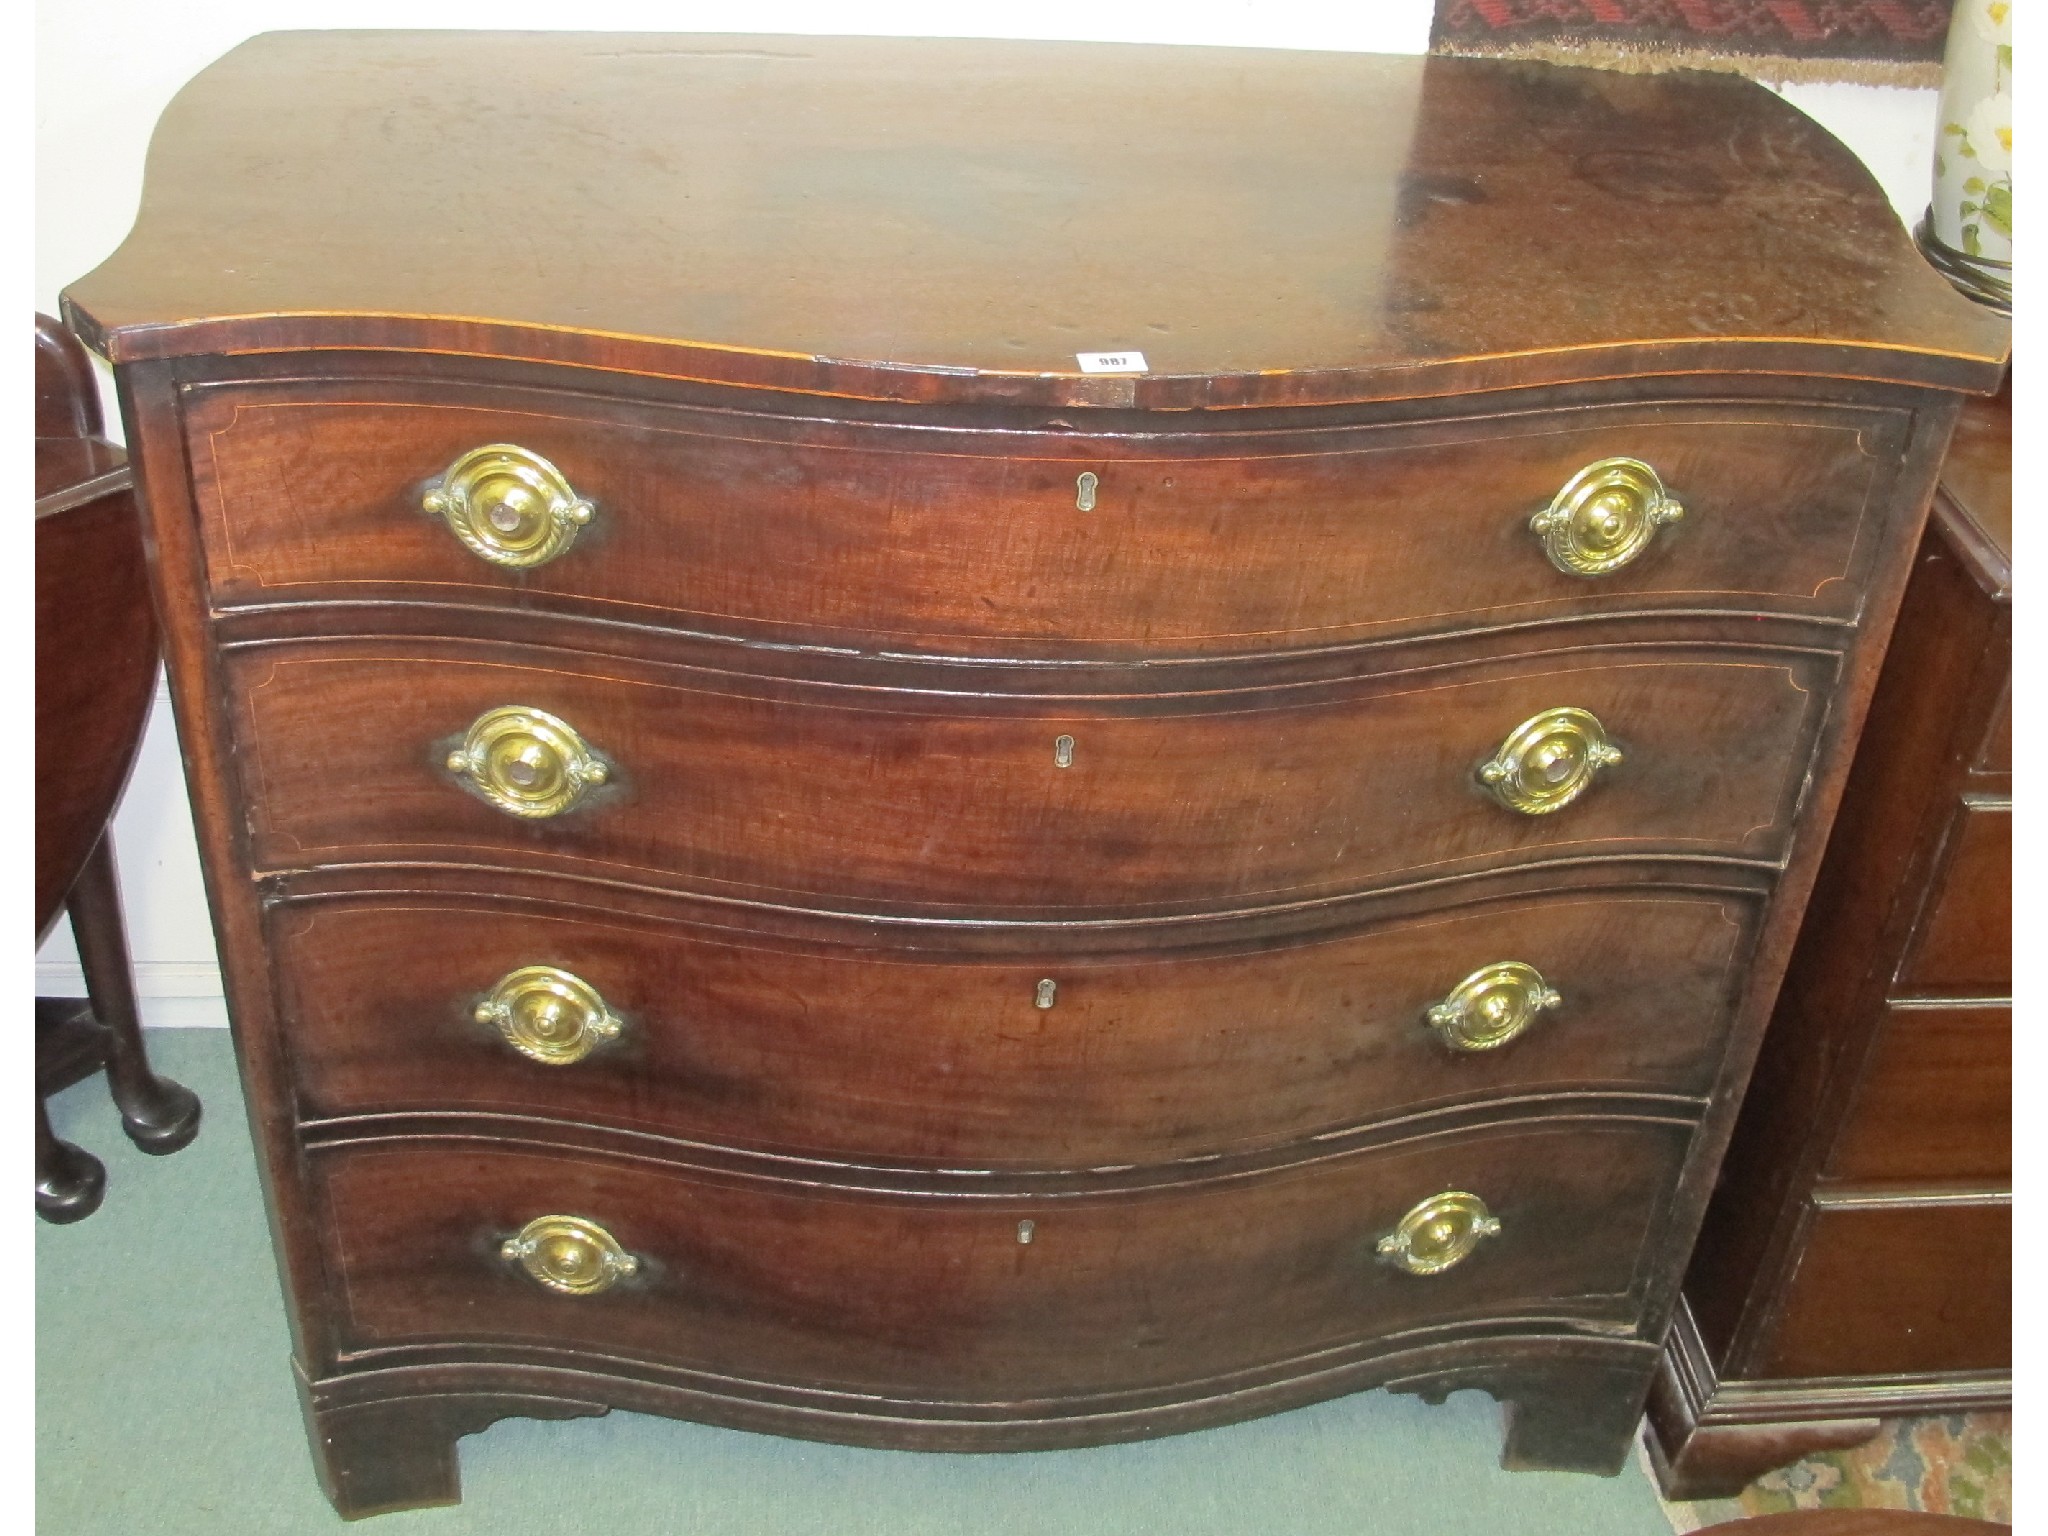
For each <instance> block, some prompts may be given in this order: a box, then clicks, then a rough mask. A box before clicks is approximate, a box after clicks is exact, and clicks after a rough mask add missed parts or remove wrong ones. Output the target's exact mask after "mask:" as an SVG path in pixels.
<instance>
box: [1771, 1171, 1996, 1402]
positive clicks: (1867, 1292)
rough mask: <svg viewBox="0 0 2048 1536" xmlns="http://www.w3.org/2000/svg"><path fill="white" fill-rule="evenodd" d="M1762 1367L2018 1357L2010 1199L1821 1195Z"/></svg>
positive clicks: (1908, 1370)
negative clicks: (1824, 1198) (1845, 1201)
mask: <svg viewBox="0 0 2048 1536" xmlns="http://www.w3.org/2000/svg"><path fill="white" fill-rule="evenodd" d="M1805 1246H1806V1251H1805V1253H1804V1254H1803V1255H1802V1256H1801V1258H1800V1261H1799V1269H1798V1272H1797V1273H1796V1274H1795V1275H1794V1276H1793V1279H1792V1284H1791V1287H1790V1289H1789V1291H1788V1293H1787V1295H1786V1297H1785V1304H1784V1310H1783V1312H1782V1313H1781V1314H1780V1315H1779V1321H1778V1326H1777V1330H1776V1334H1777V1345H1776V1348H1775V1349H1774V1350H1773V1352H1772V1358H1771V1360H1770V1361H1769V1362H1768V1363H1767V1364H1766V1366H1765V1368H1764V1370H1763V1371H1762V1372H1761V1373H1760V1374H1762V1375H1766V1376H1891V1375H1907V1374H1916V1373H1921V1372H1941V1373H1952V1372H1956V1371H1989V1370H1998V1369H2001V1368H2007V1367H2010V1365H2011V1364H2012V1206H2011V1204H2010V1202H2008V1201H2004V1200H1998V1199H1994V1198H1992V1197H1988V1196H1987V1197H1985V1198H1983V1199H1982V1200H1980V1201H1972V1202H1964V1201H1953V1202H1952V1201H1946V1200H1944V1201H1940V1202H1929V1203H1925V1204H1912V1205H1907V1204H1903V1203H1902V1204H1900V1205H1897V1206H1891V1207H1885V1206H1875V1205H1872V1206H1853V1205H1837V1206H1823V1207H1822V1208H1821V1209H1819V1210H1817V1211H1816V1212H1814V1214H1813V1218H1812V1221H1811V1224H1810V1225H1809V1226H1808V1228H1807V1231H1806V1236H1805Z"/></svg>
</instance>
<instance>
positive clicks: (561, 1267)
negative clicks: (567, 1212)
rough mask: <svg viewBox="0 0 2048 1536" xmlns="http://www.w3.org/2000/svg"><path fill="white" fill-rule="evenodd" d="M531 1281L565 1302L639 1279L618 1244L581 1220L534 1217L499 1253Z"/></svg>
mask: <svg viewBox="0 0 2048 1536" xmlns="http://www.w3.org/2000/svg"><path fill="white" fill-rule="evenodd" d="M498 1251H499V1252H500V1253H501V1254H503V1255H504V1257H505V1258H506V1259H507V1260H509V1261H512V1262H514V1263H516V1264H518V1265H519V1267H520V1268H521V1269H523V1270H525V1271H526V1273H527V1274H528V1275H529V1276H531V1277H532V1278H533V1279H534V1280H536V1281H538V1282H539V1283H540V1284H542V1285H544V1286H546V1287H547V1288H548V1289H549V1290H551V1291H560V1292H562V1294H564V1295H565V1296H594V1295H596V1294H597V1293H598V1292H599V1291H608V1290H610V1289H611V1288H612V1287H613V1286H614V1285H617V1284H618V1283H619V1282H620V1281H621V1280H623V1279H625V1278H626V1277H627V1276H629V1275H632V1274H636V1273H638V1271H639V1269H640V1261H639V1260H638V1259H636V1258H634V1257H633V1255H632V1254H630V1253H628V1252H626V1250H625V1249H624V1248H621V1247H620V1246H619V1242H618V1239H617V1238H615V1237H613V1236H612V1235H611V1233H609V1232H607V1231H605V1229H604V1228H603V1227H600V1226H599V1225H598V1224H597V1223H596V1222H594V1221H586V1220H584V1219H583V1218H582V1217H581V1216H536V1217H534V1219H533V1220H532V1221H529V1222H528V1223H527V1224H526V1225H525V1226H523V1227H521V1228H520V1229H519V1231H518V1232H517V1233H515V1234H514V1235H513V1236H511V1237H508V1238H506V1239H505V1241H504V1243H503V1245H502V1246H501V1247H500V1248H499V1250H498Z"/></svg>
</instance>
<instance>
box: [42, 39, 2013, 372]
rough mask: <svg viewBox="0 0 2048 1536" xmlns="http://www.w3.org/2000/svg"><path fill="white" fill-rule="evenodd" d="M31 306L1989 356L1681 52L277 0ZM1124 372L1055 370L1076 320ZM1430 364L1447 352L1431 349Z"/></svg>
mask: <svg viewBox="0 0 2048 1536" xmlns="http://www.w3.org/2000/svg"><path fill="white" fill-rule="evenodd" d="M67 302H68V303H69V305H70V314H71V316H72V317H73V318H74V319H75V320H76V321H77V323H79V325H80V326H81V328H82V329H84V330H85V331H86V332H87V333H88V334H90V335H91V336H93V337H95V338H96V339H97V340H98V341H99V343H100V344H101V345H102V346H105V347H107V348H109V349H110V350H111V353H112V355H113V356H114V357H115V358H117V359H120V360H129V359H135V358H141V357H147V356H174V355H189V354H192V353H199V352H214V351H244V350H250V349H258V350H273V349H276V348H278V347H291V346H296V345H303V344H305V343H306V342H307V341H308V340H309V339H310V338H312V337H314V336H317V335H320V334H322V330H323V328H324V327H326V326H328V325H330V324H331V323H332V322H333V321H334V320H335V319H336V318H339V317H344V316H353V317H359V318H360V320H361V321H362V322H364V324H362V325H361V326H359V328H358V330H357V332H356V334H355V336H354V338H353V339H354V341H355V342H356V343H357V344H361V343H362V342H364V341H366V340H369V339H371V337H372V336H375V337H377V338H380V339H385V340H390V341H394V342H398V343H400V344H403V345H411V346H417V347H426V348H430V349H432V350H436V351H452V352H470V353H476V352H483V353H487V354H491V355H497V356H529V357H539V358H542V359H555V360H560V361H576V360H583V361H591V360H595V359H597V358H598V357H600V356H606V357H609V358H611V359H613V360H617V361H623V362H625V363H626V364H627V365H628V366H632V367H634V368H636V369H637V370H639V371H644V372H650V373H670V374H678V373H680V374H683V375H686V376H694V377H708V378H723V379H728V380H732V381H735V382H749V383H781V384H786V385H794V386H796V387H802V388H812V389H816V390H818V391H820V392H826V393H846V394H869V395H885V396H896V395H908V396H912V397H924V398H950V399H966V398H983V399H992V398H1036V399H1041V400H1057V401H1062V402H1073V403H1077V404H1086V403H1090V402H1093V403H1098V404H1136V405H1140V406H1155V405H1157V406H1167V405H1177V406H1182V407H1192V406H1207V405H1242V404H1256V403H1263V402H1272V401H1279V400H1287V399H1337V398H1353V399H1356V398H1373V397H1380V396H1386V395H1390V394H1392V395H1398V394H1404V393H1410V392H1414V391H1417V390H1420V391H1422V392H1425V393H1429V394H1444V393H1449V392H1453V391H1458V392H1462V391H1465V390H1469V389H1473V388H1483V387H1498V386H1500V385H1501V384H1503V383H1508V382H1520V383H1549V382H1556V381H1558V380H1560V379H1562V378H1585V377H1588V376H1591V375H1595V374H1598V373H1603V372H1605V373H1612V372H1641V371H1645V364H1646V362H1647V361H1648V360H1649V359H1651V358H1654V357H1661V358H1663V359H1666V360H1668V361H1667V366H1674V367H1677V368H1679V369H1682V370H1683V369H1692V368H1698V367H1713V366H1727V365H1729V363H1730V362H1731V361H1732V360H1734V359H1736V358H1741V359H1742V360H1743V362H1742V364H1741V366H1747V367H1756V366H1765V367H1773V368H1777V369H1781V370H1783V371H1788V372H1803V373H1815V372H1821V373H1851V374H1859V375H1863V376H1867V377H1891V378H1900V379H1917V380H1922V381H1928V382H1937V381H1938V382H1943V383H1948V384H1952V385H1957V386H1961V387H1972V386H1974V387H1979V388H1990V387H1992V386H1993V385H1994V384H1995V383H1996V379H1997V371H1998V364H1999V362H2000V361H2001V360H2002V358H2003V356H2004V354H2005V350H2006V340H2005V328H2004V325H2003V323H2002V322H2001V321H1999V320H1998V319H1996V318H1995V317H1993V316H1990V315H1989V314H1987V313H1986V312H1984V311H1982V310H1979V309H1977V308H1976V307H1975V306H1973V305H1971V304H1970V303H1969V301H1967V300H1965V299H1963V298H1961V297H1960V296H1959V295H1957V294H1956V293H1955V292H1954V290H1953V289H1951V288H1950V287H1949V286H1948V284H1947V283H1946V282H1944V281H1943V280H1942V279H1941V278H1940V277H1939V276H1937V275H1936V274H1935V273H1934V272H1933V271H1931V270H1930V269H1929V268H1928V266H1927V265H1926V263H1925V262H1924V261H1923V260H1922V259H1921V257H1920V256H1919V254H1918V252H1917V251H1916V250H1915V249H1914V247H1913V245H1912V243H1911V241H1910V240H1909V239H1908V238H1907V236H1906V232H1905V230H1904V228H1903V227H1902V226H1901V224H1900V223H1899V220H1898V217H1897V215H1896V214H1895V213H1893V211H1892V208H1891V205H1890V203H1889V202H1888V201H1887V199H1886V197H1885V195H1884V193H1883V192H1882V191H1881V190H1880V188H1879V187H1878V185H1877V183H1876V182H1875V181H1874V180H1872V178H1871V177H1870V175H1869V174H1868V172H1866V171H1865V170H1864V169H1863V167H1862V166H1861V164H1860V163H1859V162H1858V161H1857V160H1856V158H1855V156H1853V155H1852V154H1850V153H1849V151H1848V150H1846V149H1844V148H1843V147H1842V146H1841V145H1840V144H1839V143H1837V142H1836V141H1835V140H1834V139H1832V138H1831V137H1829V136H1828V135H1827V134H1826V133H1825V132H1823V131H1822V130H1821V129H1820V128H1818V127H1817V126H1816V125H1815V124H1814V123H1813V122H1812V121H1811V120H1809V119H1808V118H1806V117H1804V116H1803V115H1801V114H1800V113H1799V112H1798V111H1797V110H1795V109H1794V108H1793V107H1791V106H1790V105H1789V104H1787V103H1785V102H1783V101H1781V100H1779V99H1778V98H1777V97H1776V96H1774V95H1772V94H1771V93H1770V92H1769V91H1767V90H1765V89H1763V88H1762V87H1760V86H1757V85H1754V84H1752V83H1750V82H1748V81H1746V80H1740V79H1737V78H1735V77H1733V76H1721V75H1701V74H1690V75H1683V74H1681V75H1627V74H1616V73H1610V72H1604V71H1599V70H1584V69H1565V68H1560V67H1557V66H1554V65H1545V64H1535V63H1528V64H1504V63H1501V62H1498V61H1480V60H1469V59H1451V58H1427V59H1425V58H1408V57H1400V58H1396V57H1384V56H1377V55H1361V54H1344V53H1293V52H1286V51H1281V50H1242V49H1222V48H1182V49H1173V50H1153V49H1143V48H1139V47H1131V46H1124V45H1105V44H1073V43H1022V42H1002V43H990V42H976V41H958V40H952V41H948V40H909V39H881V38H811V37H804V38H798V37H736V36H691V35H668V36H653V35H646V36H635V35H601V34H575V33H545V34H541V33H535V34H479V33H473V32H441V33H434V32H382V33H380V32H353V33H351V32H302V33H272V34H268V35H266V36H262V37H258V38H255V39H252V40H251V41H250V42H248V43H245V44H243V45H242V46H241V47H240V48H238V49H236V50H235V51H234V52H233V53H231V54H229V55H228V56H227V57H226V58H225V59H223V60H221V61H220V62H219V63H217V64H215V65H214V66H213V67H212V68H210V69H209V70H207V71H206V72H205V73H204V74H202V75H201V76H200V77H199V78H198V79H197V80H196V81H195V82H193V84H191V85H190V86H188V87H187V88H186V89H185V90H184V91H183V92H182V93H180V95H179V96H178V98H177V99H176V100H175V101H173V102H172V104H171V106H170V107H169V108H168V109H167V110H166V112H165V114H164V118H163V120H162V123H161V125H160V126H159V128H158V131H157V136H156V138H155V141H154V142H153V144H152V146H151V152H150V160H149V166H148V176H147V181H146V186H145V191H144V196H143V203H142V210H141V214H140V216H139V219H138V222H137V227H136V229H135V232H134V233H133V234H132V235H131V236H130V238H129V239H128V241H127V242H126V243H125V244H124V245H123V246H122V248H121V249H120V251H119V252H117V253H116V255H115V256H114V257H113V258H111V259H110V260H109V262H108V263H107V264H106V265H104V266H102V267H101V268H100V269H99V270H98V271H97V272H95V273H93V274H91V275H90V276H88V277H85V278H82V279H80V280H79V281H78V282H77V283H75V284H73V285H72V287H71V289H70V291H69V294H68V300H67ZM1120 349H1134V350H1138V351H1142V352H1143V354H1144V356H1145V359H1146V361H1147V363H1148V364H1149V367H1150V373H1149V374H1148V375H1147V376H1145V377H1143V378H1141V379H1132V378H1128V377H1123V378H1118V377H1111V378H1106V379H1104V378H1092V379H1091V378H1086V377H1082V376H1080V375H1079V371H1078V365H1077V362H1076V355H1077V354H1079V353H1082V352H1097V351H1116V350H1120ZM1445 365H1453V366H1445Z"/></svg>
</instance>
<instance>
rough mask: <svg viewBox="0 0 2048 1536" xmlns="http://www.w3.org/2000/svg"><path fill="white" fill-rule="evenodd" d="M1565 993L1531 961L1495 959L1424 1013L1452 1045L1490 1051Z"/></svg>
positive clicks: (1440, 1034) (1448, 1044)
mask: <svg viewBox="0 0 2048 1536" xmlns="http://www.w3.org/2000/svg"><path fill="white" fill-rule="evenodd" d="M1563 1001H1564V998H1563V997H1562V996H1560V995H1559V994H1558V993H1557V992H1556V991H1554V990H1553V989H1552V988H1551V986H1550V984H1549V983H1548V982H1546V981H1544V979H1543V973H1542V972H1540V971H1538V970H1537V969H1536V967H1535V966H1533V965H1524V964H1523V963H1522V962H1521V961H1519V960H1497V961H1495V962H1494V963H1493V964H1492V965H1488V966H1482V967H1481V968H1480V969H1478V970H1476V971H1474V972H1473V973H1472V974H1471V975H1470V976H1467V977H1466V978H1465V979H1464V980H1463V981H1461V982H1459V983H1458V984H1457V985H1456V986H1455V987H1453V988H1451V991H1450V995H1449V996H1448V997H1446V998H1445V999H1444V1000H1443V1001H1442V1002H1440V1003H1438V1004H1436V1005H1435V1006H1434V1007H1433V1008H1431V1009H1430V1010H1429V1012H1428V1014H1427V1015H1426V1017H1427V1018H1428V1020H1429V1027H1430V1028H1431V1029H1433V1030H1435V1031H1436V1033H1437V1038H1438V1039H1440V1040H1442V1041H1443V1043H1444V1044H1445V1045H1447V1046H1449V1047H1450V1048H1451V1049H1452V1050H1454V1051H1490V1050H1492V1049H1494V1048H1495V1047H1496V1046H1502V1045H1506V1044H1507V1043H1508V1042H1509V1041H1510V1040H1512V1039H1514V1038H1515V1036H1517V1035H1519V1034H1520V1033H1521V1032H1522V1031H1523V1030H1525V1029H1527V1028H1528V1027H1529V1026H1530V1025H1531V1024H1533V1023H1535V1022H1536V1017H1537V1015H1538V1014H1540V1013H1542V1012H1543V1011H1544V1010H1545V1009H1548V1008H1555V1007H1557V1006H1558V1005H1559V1004H1560V1003H1562V1002H1563Z"/></svg>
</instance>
